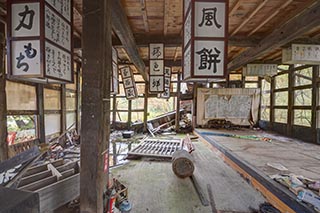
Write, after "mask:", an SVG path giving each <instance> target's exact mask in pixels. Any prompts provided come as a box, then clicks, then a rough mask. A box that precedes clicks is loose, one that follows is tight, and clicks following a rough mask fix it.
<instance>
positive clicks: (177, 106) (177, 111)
mask: <svg viewBox="0 0 320 213" xmlns="http://www.w3.org/2000/svg"><path fill="white" fill-rule="evenodd" d="M180 88H181V72H180V71H179V72H178V82H177V103H176V121H175V124H176V127H175V129H176V131H178V130H179V129H180V125H179V123H180V97H181V92H180V90H181V89H180Z"/></svg>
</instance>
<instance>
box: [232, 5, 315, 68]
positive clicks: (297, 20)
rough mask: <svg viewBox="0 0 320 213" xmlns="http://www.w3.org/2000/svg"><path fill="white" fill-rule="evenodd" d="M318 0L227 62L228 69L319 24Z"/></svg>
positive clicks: (247, 61)
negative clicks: (254, 45) (255, 45)
mask: <svg viewBox="0 0 320 213" xmlns="http://www.w3.org/2000/svg"><path fill="white" fill-rule="evenodd" d="M319 19H320V2H319V1H317V2H316V3H315V4H313V5H312V6H311V7H310V8H307V9H306V10H304V11H303V12H302V13H301V14H299V15H297V16H296V17H294V18H293V19H291V21H289V22H287V23H286V24H284V25H283V26H281V27H279V28H277V29H275V30H274V31H273V32H272V33H270V34H269V35H268V36H266V37H265V38H264V39H262V41H261V42H260V43H259V45H258V46H257V47H254V48H248V49H247V50H245V51H244V52H242V53H241V54H240V55H239V56H238V57H236V58H235V59H233V60H232V61H231V62H229V64H228V70H229V71H232V70H235V69H237V68H239V67H241V66H243V65H245V64H247V63H249V62H251V61H253V60H255V59H256V58H257V57H259V56H261V55H263V54H264V53H265V52H267V51H270V50H273V49H275V48H278V47H280V46H282V45H284V44H286V43H288V42H290V41H291V40H293V39H295V38H297V37H298V36H301V35H303V34H304V33H306V32H308V31H309V30H311V29H312V28H314V27H317V26H318V25H319V21H318V20H319Z"/></svg>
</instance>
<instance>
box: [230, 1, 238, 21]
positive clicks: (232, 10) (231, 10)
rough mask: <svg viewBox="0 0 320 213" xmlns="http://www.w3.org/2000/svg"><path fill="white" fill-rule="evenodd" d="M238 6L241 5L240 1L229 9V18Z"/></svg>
mask: <svg viewBox="0 0 320 213" xmlns="http://www.w3.org/2000/svg"><path fill="white" fill-rule="evenodd" d="M240 5H241V0H238V1H236V2H235V3H234V4H233V5H232V7H231V9H230V11H229V16H230V17H231V16H233V13H234V12H235V11H236V10H237V9H238V8H239V7H240Z"/></svg>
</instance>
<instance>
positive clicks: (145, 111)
mask: <svg viewBox="0 0 320 213" xmlns="http://www.w3.org/2000/svg"><path fill="white" fill-rule="evenodd" d="M148 96H149V82H147V81H146V83H145V88H144V106H143V107H144V111H143V131H144V132H147V131H148V126H147V122H148Z"/></svg>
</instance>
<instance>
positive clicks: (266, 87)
mask: <svg viewBox="0 0 320 213" xmlns="http://www.w3.org/2000/svg"><path fill="white" fill-rule="evenodd" d="M261 89H262V91H270V89H271V84H270V82H268V81H266V80H265V79H263V80H262V81H261Z"/></svg>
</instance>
